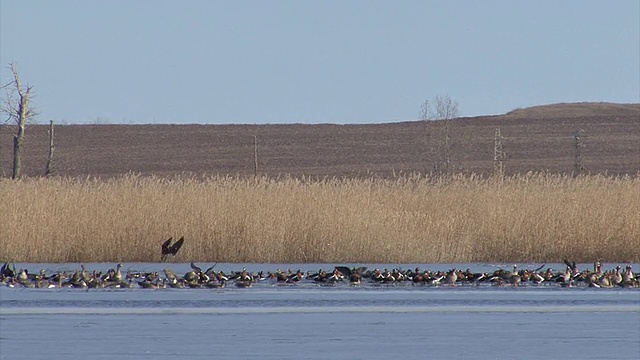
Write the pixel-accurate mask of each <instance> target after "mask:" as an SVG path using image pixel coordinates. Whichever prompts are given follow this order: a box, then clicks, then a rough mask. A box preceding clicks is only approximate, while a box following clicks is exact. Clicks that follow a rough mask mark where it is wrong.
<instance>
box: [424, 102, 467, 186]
mask: <svg viewBox="0 0 640 360" xmlns="http://www.w3.org/2000/svg"><path fill="white" fill-rule="evenodd" d="M432 104H433V105H435V110H434V109H432ZM458 114H459V112H458V102H457V101H456V100H453V99H451V97H450V96H449V95H440V94H438V95H436V96H434V97H433V99H432V100H431V101H429V100H428V99H427V100H425V101H424V102H423V103H422V106H421V109H420V118H421V119H423V120H442V121H444V139H443V141H442V142H440V143H439V144H438V146H437V148H438V149H437V154H435V155H436V161H435V162H434V165H433V168H434V170H435V171H436V172H438V173H444V174H445V175H449V172H450V170H451V169H450V168H451V129H450V124H449V122H450V120H452V119H455V118H457V117H458ZM432 153H434V151H433V150H432Z"/></svg>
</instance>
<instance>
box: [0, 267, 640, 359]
mask: <svg viewBox="0 0 640 360" xmlns="http://www.w3.org/2000/svg"><path fill="white" fill-rule="evenodd" d="M17 266H26V267H27V268H29V269H30V270H36V271H37V270H39V269H40V268H46V269H47V270H51V271H54V270H55V271H58V270H61V269H77V267H78V265H77V264H62V265H57V264H56V265H42V264H17ZM112 266H113V264H87V269H89V270H91V269H94V268H100V269H102V268H109V267H112ZM166 266H167V264H125V266H124V268H125V269H126V268H128V267H129V268H136V269H137V270H145V271H147V270H150V269H155V268H163V267H166ZM168 266H169V267H171V268H172V269H174V271H176V272H180V271H186V270H188V268H189V266H188V264H168ZM218 266H219V267H220V268H221V269H223V270H225V271H227V270H238V269H239V268H242V267H243V266H246V267H247V269H248V270H265V271H270V270H272V268H273V270H275V269H276V268H278V267H280V268H288V267H292V268H295V269H297V268H298V267H300V268H302V269H305V270H306V269H317V268H320V267H324V268H326V269H330V268H331V267H332V265H326V264H324V265H318V264H316V265H299V266H298V265H280V266H277V265H253V264H246V265H237V264H220V265H218ZM374 266H377V265H374ZM409 266H414V265H406V266H405V268H406V267H409ZM418 266H420V267H421V268H433V269H446V268H447V267H448V266H451V267H453V266H456V265H442V264H438V265H433V266H429V265H424V264H422V265H418ZM460 266H463V268H467V267H470V268H471V269H472V270H473V271H487V269H492V268H493V269H495V266H502V267H506V266H508V265H506V266H505V265H481V264H478V265H468V264H464V265H460V264H459V265H458V267H460ZM555 266H556V268H559V265H555ZM388 267H393V266H388ZM531 267H535V264H534V265H531ZM217 268H218V267H217ZM607 268H609V266H607ZM491 271H492V270H491ZM114 358H118V359H141V358H142V359H210V358H217V359H392V358H400V359H426V358H429V359H515V358H517V359H542V358H549V359H554V358H563V359H638V358H640V289H621V288H614V289H589V288H569V289H566V288H560V287H543V286H540V287H533V286H531V287H519V288H513V287H474V286H468V287H464V286H460V287H445V286H442V287H421V286H381V287H355V288H354V287H349V286H336V287H327V286H317V285H313V284H309V285H307V284H305V285H303V286H274V285H269V284H261V285H260V286H254V287H252V288H248V289H241V288H235V287H231V286H230V287H228V288H225V289H156V290H144V289H111V290H109V289H98V290H89V291H87V290H81V289H30V288H18V287H16V288H7V287H0V359H7V360H8V359H114Z"/></svg>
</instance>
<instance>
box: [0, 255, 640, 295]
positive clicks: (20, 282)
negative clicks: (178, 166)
mask: <svg viewBox="0 0 640 360" xmlns="http://www.w3.org/2000/svg"><path fill="white" fill-rule="evenodd" d="M565 264H566V268H565V269H564V270H561V271H554V270H553V269H551V268H547V269H546V270H543V268H544V265H543V266H541V267H540V268H538V269H535V270H527V269H521V270H519V269H518V267H517V266H516V265H514V266H513V269H512V270H504V269H498V270H496V271H494V272H491V273H487V272H483V273H478V272H471V271H470V270H464V271H463V270H459V269H450V270H448V271H429V270H421V269H419V268H416V269H413V270H401V269H393V270H388V269H373V270H371V269H368V268H367V267H357V268H356V267H347V266H335V267H333V268H332V269H331V270H329V271H325V270H322V269H321V270H318V271H306V272H303V271H301V270H297V271H292V270H286V271H282V270H277V271H275V272H263V271H259V272H249V271H247V270H246V269H242V270H240V271H232V272H229V273H225V272H223V271H221V270H218V271H216V270H215V269H214V268H215V266H216V265H213V266H211V267H209V268H208V269H206V270H203V269H201V268H200V267H199V266H197V265H195V264H194V263H191V270H190V271H188V272H186V273H185V274H183V275H181V276H179V275H177V274H176V273H175V272H173V271H172V270H171V269H169V268H165V269H164V270H163V271H162V273H163V274H159V273H158V272H140V271H131V270H129V271H126V272H124V273H123V271H122V265H121V264H117V266H116V267H115V268H112V269H109V270H108V271H106V272H104V273H103V272H102V271H95V270H94V271H87V270H86V269H85V266H84V265H80V269H79V270H75V271H73V272H66V271H61V272H55V273H52V274H47V273H46V271H44V270H41V271H40V272H38V273H31V272H29V271H28V270H27V269H19V270H17V269H16V267H15V265H14V264H12V263H5V264H4V265H2V267H1V268H0V285H4V286H8V287H30V288H47V289H50V288H82V289H92V288H96V289H97V288H135V287H139V288H144V289H160V288H223V287H225V286H227V285H233V286H236V287H240V288H248V287H252V286H254V285H255V284H265V285H298V284H305V283H306V284H317V285H325V286H326V285H331V286H338V285H339V284H345V285H350V286H360V285H365V286H366V285H368V286H376V285H402V284H412V285H416V286H464V285H482V284H485V285H492V286H514V287H515V286H560V287H576V286H577V287H592V288H638V287H640V273H634V272H633V271H632V267H631V265H627V266H626V267H625V269H624V270H622V269H621V267H620V266H616V267H615V268H614V269H610V270H607V271H604V270H603V265H602V263H601V262H599V261H596V262H595V263H594V266H593V269H582V270H581V269H578V267H577V266H576V264H575V262H569V261H566V260H565Z"/></svg>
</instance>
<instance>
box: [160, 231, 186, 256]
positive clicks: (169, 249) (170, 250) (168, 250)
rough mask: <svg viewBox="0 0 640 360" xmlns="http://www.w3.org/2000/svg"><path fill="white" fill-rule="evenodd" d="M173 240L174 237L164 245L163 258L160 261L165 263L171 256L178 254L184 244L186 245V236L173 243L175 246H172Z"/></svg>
mask: <svg viewBox="0 0 640 360" xmlns="http://www.w3.org/2000/svg"><path fill="white" fill-rule="evenodd" d="M172 240H173V236H172V237H170V238H169V239H167V241H165V242H164V243H163V244H162V257H160V261H165V260H166V259H167V256H169V255H175V254H177V253H178V250H180V248H181V247H182V244H184V236H183V237H181V238H180V239H179V240H178V241H176V242H175V243H173V245H172V244H171V241H172Z"/></svg>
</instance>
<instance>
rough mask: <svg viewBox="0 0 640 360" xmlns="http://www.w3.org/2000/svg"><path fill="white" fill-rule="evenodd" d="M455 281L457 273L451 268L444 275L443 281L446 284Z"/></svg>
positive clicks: (452, 283)
mask: <svg viewBox="0 0 640 360" xmlns="http://www.w3.org/2000/svg"><path fill="white" fill-rule="evenodd" d="M456 281H458V274H457V273H456V269H451V270H450V271H449V272H448V273H447V276H446V277H445V280H444V283H445V284H447V285H455V284H456Z"/></svg>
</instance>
